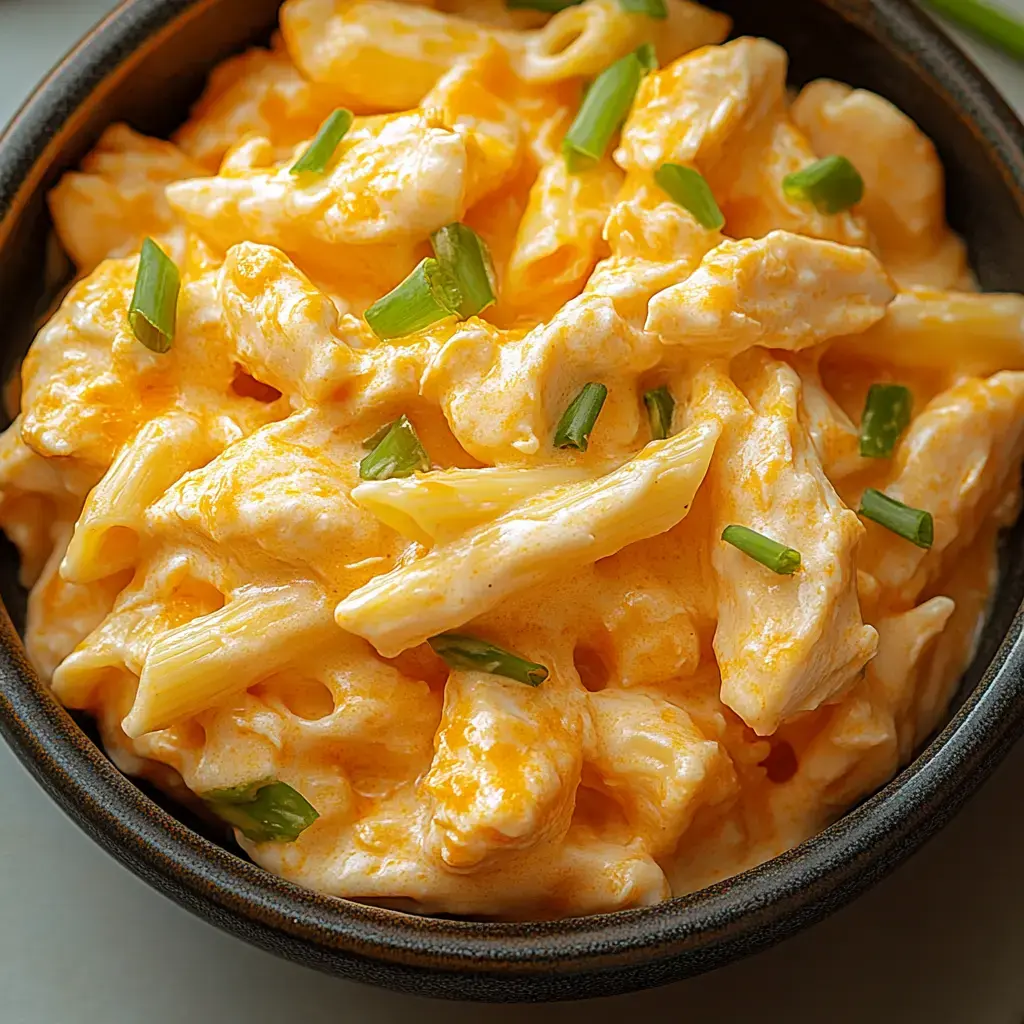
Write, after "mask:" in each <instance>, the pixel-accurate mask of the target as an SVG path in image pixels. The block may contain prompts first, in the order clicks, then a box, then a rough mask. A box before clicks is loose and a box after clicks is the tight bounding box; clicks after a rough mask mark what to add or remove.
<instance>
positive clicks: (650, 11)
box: [619, 0, 668, 19]
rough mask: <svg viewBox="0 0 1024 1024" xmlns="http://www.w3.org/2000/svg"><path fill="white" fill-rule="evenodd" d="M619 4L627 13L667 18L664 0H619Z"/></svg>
mask: <svg viewBox="0 0 1024 1024" xmlns="http://www.w3.org/2000/svg"><path fill="white" fill-rule="evenodd" d="M619 6H620V7H621V8H622V9H623V10H624V11H625V12H626V13H627V14H646V15H647V17H648V18H661V19H664V18H667V17H668V8H667V7H666V6H665V0H619Z"/></svg>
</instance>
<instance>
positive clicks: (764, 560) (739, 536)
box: [722, 526, 800, 576]
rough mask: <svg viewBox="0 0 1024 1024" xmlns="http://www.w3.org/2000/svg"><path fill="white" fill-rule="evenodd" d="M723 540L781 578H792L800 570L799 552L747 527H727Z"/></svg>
mask: <svg viewBox="0 0 1024 1024" xmlns="http://www.w3.org/2000/svg"><path fill="white" fill-rule="evenodd" d="M722 540H724V541H725V542H726V544H731V545H732V546H733V547H734V548H738V549H739V550H740V551H742V552H743V553H744V554H745V555H749V556H750V557H751V558H753V559H754V561H756V562H760V563H761V564H762V565H764V566H766V567H767V568H769V569H771V571H772V572H774V573H778V574H779V575H780V576H791V575H792V574H793V573H795V572H796V571H797V569H799V568H800V552H799V551H797V550H795V549H794V548H790V547H786V545H785V544H780V543H779V542H778V541H777V540H772V539H771V537H765V536H764V534H761V533H758V532H757V531H756V530H751V529H749V528H748V527H746V526H727V527H726V528H725V529H724V530H723V531H722Z"/></svg>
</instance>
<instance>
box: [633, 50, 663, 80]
mask: <svg viewBox="0 0 1024 1024" xmlns="http://www.w3.org/2000/svg"><path fill="white" fill-rule="evenodd" d="M635 53H636V59H637V60H638V61H640V67H641V68H642V69H643V72H644V74H650V73H651V72H652V71H657V70H658V68H659V67H660V66H661V65H659V64H658V51H657V50H655V48H654V43H641V44H640V45H639V46H638V47H637V48H636V51H635Z"/></svg>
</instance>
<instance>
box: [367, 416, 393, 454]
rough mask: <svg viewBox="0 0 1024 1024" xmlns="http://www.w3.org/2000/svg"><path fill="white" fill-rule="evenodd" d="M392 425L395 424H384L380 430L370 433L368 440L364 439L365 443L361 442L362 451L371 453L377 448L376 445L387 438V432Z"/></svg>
mask: <svg viewBox="0 0 1024 1024" xmlns="http://www.w3.org/2000/svg"><path fill="white" fill-rule="evenodd" d="M394 425H395V424H394V423H393V422H392V423H385V424H384V426H383V427H381V428H380V430H375V431H374V432H373V433H372V434H371V435H370V436H369V437H368V438H367V439H366V440H365V441H364V442H363V450H364V451H368V452H372V451H373V449H374V448H376V447H377V445H379V444H380V443H381V441H383V440H384V438H385V437H387V436H388V431H390V430H391V428H392V427H393V426H394Z"/></svg>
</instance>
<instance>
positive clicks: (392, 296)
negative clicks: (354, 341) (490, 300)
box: [363, 258, 462, 340]
mask: <svg viewBox="0 0 1024 1024" xmlns="http://www.w3.org/2000/svg"><path fill="white" fill-rule="evenodd" d="M461 302H462V296H461V295H460V294H459V290H458V287H457V286H456V284H455V282H454V280H453V279H452V277H451V275H450V274H449V273H447V272H446V271H444V270H443V269H442V268H441V266H440V264H439V263H438V261H437V260H435V259H430V258H427V259H424V260H421V261H420V264H419V266H417V267H416V269H415V270H414V271H413V272H412V273H411V274H410V275H409V276H408V277H407V278H406V279H405V280H404V281H403V282H402V283H401V284H400V285H398V286H397V287H395V288H393V289H392V290H391V291H389V292H388V293H387V295H385V296H383V297H382V298H379V299H378V300H377V301H376V302H375V303H374V304H373V305H372V306H371V307H370V308H369V309H368V310H367V311H366V312H365V313H364V314H363V315H364V316H365V317H366V322H367V323H368V324H369V325H370V327H371V329H372V330H373V333H374V334H376V335H377V337H378V338H381V339H382V340H387V339H389V338H404V337H405V336H406V335H407V334H414V333H415V332H416V331H422V330H423V328H424V327H429V326H430V325H431V324H433V323H437V321H438V320H443V319H444V318H445V317H449V316H455V315H456V314H457V313H458V310H459V305H460V304H461Z"/></svg>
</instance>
